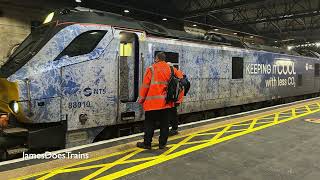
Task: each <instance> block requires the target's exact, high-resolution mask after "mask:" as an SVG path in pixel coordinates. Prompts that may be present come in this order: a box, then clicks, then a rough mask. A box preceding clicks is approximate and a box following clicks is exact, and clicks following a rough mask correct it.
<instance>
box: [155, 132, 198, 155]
mask: <svg viewBox="0 0 320 180" xmlns="http://www.w3.org/2000/svg"><path fill="white" fill-rule="evenodd" d="M195 136H196V134H194V135H191V136H189V137H186V138H185V139H183V140H182V141H180V142H179V143H178V144H176V145H174V146H173V147H172V148H170V149H169V150H167V151H165V152H164V153H162V154H161V155H160V156H166V155H168V154H170V153H171V152H173V151H174V150H176V149H178V148H179V147H180V146H182V145H183V144H184V143H186V142H188V141H189V140H190V139H192V138H193V137H195Z"/></svg>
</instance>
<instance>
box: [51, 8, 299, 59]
mask: <svg viewBox="0 0 320 180" xmlns="http://www.w3.org/2000/svg"><path fill="white" fill-rule="evenodd" d="M58 14H59V15H58V16H57V17H56V18H57V20H59V22H77V23H95V24H108V25H111V26H116V27H123V28H128V29H135V30H140V31H145V32H146V33H147V34H152V35H156V36H161V37H170V38H175V39H183V40H190V41H197V42H204V43H210V44H219V45H227V46H233V47H238V48H246V49H253V50H264V51H269V52H274V53H281V54H291V55H296V56H299V54H298V53H296V52H295V51H287V50H286V49H282V48H274V47H271V46H266V45H250V44H247V43H243V42H241V41H240V39H238V38H236V37H230V36H227V35H222V34H214V33H210V34H207V35H206V36H200V35H199V36H197V35H194V34H191V33H187V32H185V31H181V30H174V29H168V28H166V27H164V26H162V25H159V24H154V23H151V22H146V21H138V20H136V19H133V18H130V17H126V16H122V15H119V14H114V13H110V12H104V11H99V10H91V9H87V8H76V9H64V10H62V11H58Z"/></svg>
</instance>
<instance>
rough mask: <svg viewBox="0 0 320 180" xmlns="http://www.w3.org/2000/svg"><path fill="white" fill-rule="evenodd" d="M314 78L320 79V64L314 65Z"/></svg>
mask: <svg viewBox="0 0 320 180" xmlns="http://www.w3.org/2000/svg"><path fill="white" fill-rule="evenodd" d="M314 76H315V77H319V76H320V66H319V63H315V64H314Z"/></svg>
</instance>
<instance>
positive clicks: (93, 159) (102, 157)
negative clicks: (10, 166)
mask: <svg viewBox="0 0 320 180" xmlns="http://www.w3.org/2000/svg"><path fill="white" fill-rule="evenodd" d="M137 149H138V148H133V149H128V150H124V151H119V152H115V153H111V154H108V155H105V156H99V157H96V158H91V159H88V160H83V161H79V162H76V163H72V164H69V165H66V166H62V167H58V168H54V169H51V170H46V171H42V172H38V173H35V174H30V175H27V176H23V177H20V178H17V179H21V180H23V179H28V178H32V177H35V176H40V175H43V174H46V173H51V172H53V171H59V170H61V169H65V168H69V167H72V166H77V165H80V164H84V163H89V162H93V161H98V160H101V159H106V158H109V157H113V156H118V155H122V154H125V153H128V152H131V151H134V150H137Z"/></svg>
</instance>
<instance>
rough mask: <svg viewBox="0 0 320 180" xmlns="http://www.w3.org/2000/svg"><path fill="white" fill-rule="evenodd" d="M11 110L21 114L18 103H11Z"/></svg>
mask: <svg viewBox="0 0 320 180" xmlns="http://www.w3.org/2000/svg"><path fill="white" fill-rule="evenodd" d="M9 106H10V109H11V110H12V111H13V112H14V113H18V112H19V104H18V102H17V101H11V102H10V104H9Z"/></svg>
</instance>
